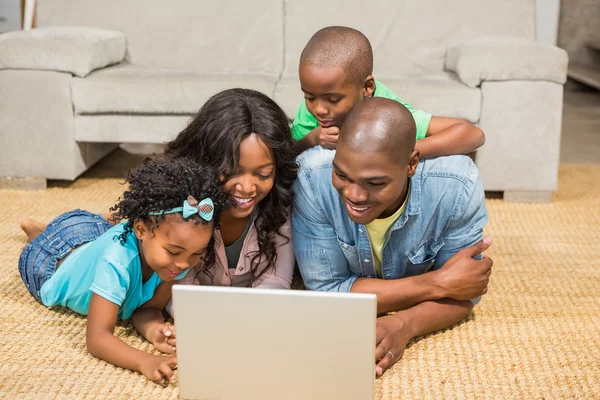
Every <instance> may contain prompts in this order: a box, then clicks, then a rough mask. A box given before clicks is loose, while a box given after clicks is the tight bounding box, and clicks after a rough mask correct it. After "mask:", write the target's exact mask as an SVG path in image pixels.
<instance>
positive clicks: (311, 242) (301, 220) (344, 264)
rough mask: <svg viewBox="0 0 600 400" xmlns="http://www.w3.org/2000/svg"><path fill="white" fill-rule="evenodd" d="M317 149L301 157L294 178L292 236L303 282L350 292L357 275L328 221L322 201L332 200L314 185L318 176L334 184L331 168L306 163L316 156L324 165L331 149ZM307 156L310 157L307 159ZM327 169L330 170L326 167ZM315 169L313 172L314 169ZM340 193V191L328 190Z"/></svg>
mask: <svg viewBox="0 0 600 400" xmlns="http://www.w3.org/2000/svg"><path fill="white" fill-rule="evenodd" d="M323 153H324V151H323V152H319V151H315V152H312V153H310V155H309V157H312V158H309V157H305V158H304V159H303V158H302V157H303V156H301V157H300V158H299V162H300V165H301V167H300V170H299V171H298V178H297V179H296V181H295V182H294V188H293V190H294V206H293V210H292V239H293V243H294V253H295V256H296V261H297V263H298V268H299V269H300V273H301V274H302V279H303V281H304V285H305V286H306V288H307V289H309V290H320V291H337V292H349V291H350V287H351V286H352V283H353V282H354V281H355V280H356V278H357V277H356V276H353V275H352V274H351V271H350V268H349V265H348V260H346V257H345V256H344V253H343V252H342V249H341V246H340V244H339V242H338V240H337V237H338V236H337V233H336V230H335V227H334V226H333V225H332V223H331V222H330V221H329V219H328V216H327V214H326V212H325V211H324V210H323V207H322V205H321V204H322V203H323V202H326V201H331V198H330V197H327V196H328V193H325V192H324V193H320V192H319V190H318V189H316V188H315V186H313V185H314V184H316V183H318V182H316V181H318V180H319V179H326V180H327V184H328V185H330V184H331V181H330V180H331V172H329V173H328V174H324V173H321V174H319V172H322V170H319V171H318V172H315V171H312V170H311V168H310V167H306V165H305V163H307V164H311V160H313V161H314V160H317V161H316V164H317V165H324V164H326V163H327V162H329V161H328V160H329V159H325V158H324V159H323V160H321V157H332V155H331V154H329V153H330V152H327V154H323ZM305 155H308V153H305ZM307 158H309V159H308V160H307ZM327 171H330V170H329V169H327ZM313 172H314V173H313ZM329 196H335V197H337V193H333V194H332V193H329Z"/></svg>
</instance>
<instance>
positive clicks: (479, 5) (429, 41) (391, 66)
mask: <svg viewBox="0 0 600 400" xmlns="http://www.w3.org/2000/svg"><path fill="white" fill-rule="evenodd" d="M535 3H536V2H535V1H533V0H502V1H497V0H485V1H481V0H452V1H448V0H426V1H415V0H377V1H365V0H363V1H348V0H327V1H323V0H286V1H285V14H284V20H285V24H284V27H285V34H284V38H285V46H284V50H285V64H284V65H285V69H284V71H283V76H284V77H288V76H296V75H297V73H298V62H299V60H300V54H301V53H302V49H303V48H304V46H305V45H306V43H307V42H308V40H309V38H310V37H311V36H312V35H313V34H314V33H315V32H316V31H317V30H318V29H321V28H323V27H326V26H331V25H343V26H349V27H353V28H356V29H358V30H360V31H361V32H362V33H364V34H365V35H366V36H367V38H368V39H369V41H370V42H371V45H372V47H373V54H374V63H375V64H374V67H375V76H376V78H377V79H383V77H384V76H397V75H398V76H404V75H408V74H411V75H412V74H420V75H421V74H428V73H437V72H441V71H443V69H444V58H445V56H446V48H447V47H448V46H449V45H451V44H452V43H455V42H461V41H463V40H466V39H469V38H473V37H481V36H489V35H506V36H515V37H522V38H528V39H534V37H535ZM382 82H384V83H385V81H383V80H382Z"/></svg>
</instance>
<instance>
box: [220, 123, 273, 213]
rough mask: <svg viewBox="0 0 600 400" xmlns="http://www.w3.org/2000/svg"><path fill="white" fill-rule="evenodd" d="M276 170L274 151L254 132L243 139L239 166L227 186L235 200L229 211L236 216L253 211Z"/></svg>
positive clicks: (227, 190)
mask: <svg viewBox="0 0 600 400" xmlns="http://www.w3.org/2000/svg"><path fill="white" fill-rule="evenodd" d="M275 173H276V171H275V158H274V157H273V151H272V150H271V149H270V148H269V147H268V146H267V145H266V144H265V143H264V142H263V141H262V140H260V138H259V137H258V136H257V135H255V134H251V135H249V136H248V137H246V138H245V139H244V140H242V142H241V143H240V162H239V167H238V170H237V171H236V174H235V175H234V176H233V177H232V178H231V179H229V180H228V181H227V182H225V186H224V187H225V191H226V192H227V193H229V194H230V195H232V196H233V199H234V201H235V206H234V207H232V208H230V209H229V210H227V211H226V212H227V213H228V214H229V215H231V216H232V217H234V218H246V217H248V216H249V215H250V214H252V211H254V209H255V208H256V205H257V204H258V203H259V202H260V201H261V200H262V199H264V198H265V197H266V196H267V195H268V194H269V192H270V191H271V189H272V188H273V184H274V182H275Z"/></svg>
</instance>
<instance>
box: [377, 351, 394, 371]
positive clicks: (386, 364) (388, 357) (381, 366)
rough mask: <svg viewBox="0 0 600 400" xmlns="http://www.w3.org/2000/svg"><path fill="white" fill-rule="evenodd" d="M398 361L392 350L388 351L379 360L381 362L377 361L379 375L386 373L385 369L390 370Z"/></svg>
mask: <svg viewBox="0 0 600 400" xmlns="http://www.w3.org/2000/svg"><path fill="white" fill-rule="evenodd" d="M395 362H396V361H395V360H394V357H393V355H392V353H391V352H389V351H388V352H386V353H385V355H384V356H383V358H382V359H381V360H379V362H378V363H377V366H376V367H375V372H376V374H377V376H378V377H379V376H381V375H383V374H384V373H385V371H387V370H388V368H390V367H391V366H392V365H394V363H395Z"/></svg>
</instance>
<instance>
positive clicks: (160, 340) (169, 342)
mask: <svg viewBox="0 0 600 400" xmlns="http://www.w3.org/2000/svg"><path fill="white" fill-rule="evenodd" d="M151 342H152V344H153V345H154V347H156V349H157V350H158V351H160V352H163V353H166V354H173V353H174V352H175V345H176V343H175V327H174V326H172V325H167V324H160V325H158V326H156V328H155V330H154V333H153V334H152V341H151Z"/></svg>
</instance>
